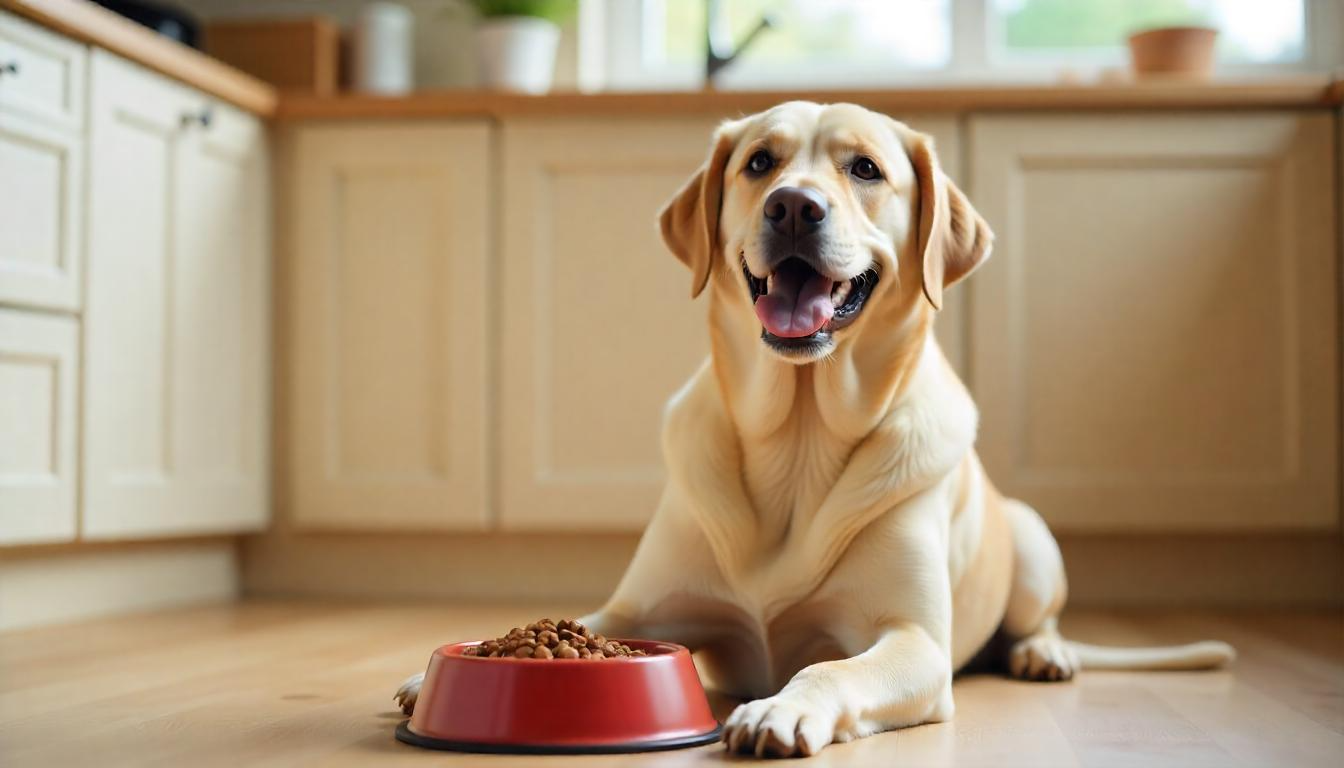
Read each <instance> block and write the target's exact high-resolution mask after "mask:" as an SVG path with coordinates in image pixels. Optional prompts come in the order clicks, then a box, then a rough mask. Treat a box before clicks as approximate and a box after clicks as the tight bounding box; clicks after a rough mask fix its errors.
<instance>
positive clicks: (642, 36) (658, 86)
mask: <svg viewBox="0 0 1344 768" xmlns="http://www.w3.org/2000/svg"><path fill="white" fill-rule="evenodd" d="M659 1H660V2H694V1H695V0H659ZM950 3H951V5H950V8H951V35H952V38H951V55H950V57H949V60H948V63H947V65H945V66H942V67H934V68H914V67H892V66H881V65H869V66H855V65H854V64H852V63H846V64H842V65H834V64H832V65H828V64H827V63H826V62H820V61H811V62H808V63H807V65H806V66H807V71H806V73H805V74H804V73H802V72H801V71H800V69H792V68H791V69H789V70H781V69H780V68H779V67H778V66H769V65H759V66H754V67H753V66H751V62H750V60H749V59H748V60H745V61H743V62H741V63H735V64H734V65H732V66H731V67H729V68H728V69H726V70H724V71H723V73H722V74H721V75H720V77H719V81H718V82H717V83H716V87H718V88H720V89H722V90H753V89H755V90H814V89H815V90H825V89H828V88H846V87H849V88H862V87H881V86H902V85H904V86H909V85H912V84H925V85H927V84H930V83H956V82H966V81H977V82H991V83H992V82H1028V83H1030V82H1057V81H1059V80H1061V79H1063V78H1064V77H1065V76H1066V75H1067V76H1068V77H1069V78H1072V79H1077V80H1080V81H1085V82H1086V81H1093V80H1096V79H1097V78H1099V77H1103V76H1105V75H1106V74H1108V73H1112V72H1127V63H1128V59H1127V55H1126V53H1125V49H1124V47H1123V46H1120V47H1116V48H1114V49H1104V50H1102V51H1101V52H1093V53H1091V54H1083V55H1080V54H1079V53H1078V52H1077V51H1066V50H1059V51H1055V52H1041V53H1029V54H1023V53H1011V52H1009V51H1008V50H1007V49H1006V47H1005V46H1004V45H1003V43H1002V40H1003V36H1002V35H1000V34H996V33H995V31H994V26H995V25H996V24H999V23H1001V22H1000V20H999V18H998V13H997V12H996V11H995V10H994V9H993V8H992V7H991V2H990V0H950ZM1303 3H1304V8H1303V12H1304V16H1305V27H1306V36H1305V39H1304V40H1303V55H1302V58H1301V59H1300V60H1297V61H1281V62H1219V63H1218V72H1219V74H1220V75H1222V76H1232V77H1247V76H1255V75H1273V74H1280V75H1282V74H1291V73H1307V72H1329V71H1330V70H1331V69H1333V68H1335V67H1336V66H1340V65H1341V64H1344V51H1341V47H1344V7H1342V6H1344V4H1340V3H1337V2H1335V1H1334V0H1303ZM648 9H649V3H648V2H646V0H581V3H580V13H579V47H580V56H579V73H578V74H579V78H578V80H579V87H580V89H581V90H585V91H596V90H610V91H666V90H687V89H690V90H698V89H700V88H702V87H704V73H703V69H702V65H700V63H699V62H694V63H663V64H651V63H650V62H649V61H647V59H646V57H645V56H644V55H643V51H644V50H646V49H647V48H649V47H652V46H657V45H659V44H660V42H661V41H659V40H655V39H653V37H654V34H653V32H652V31H651V29H652V28H651V25H650V24H648V23H647V21H648V19H646V17H645V13H646V12H647V10H648ZM632 29H633V30H638V34H630V33H629V31H630V30H632ZM767 34H768V33H767Z"/></svg>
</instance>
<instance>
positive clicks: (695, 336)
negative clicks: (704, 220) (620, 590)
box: [498, 120, 714, 529]
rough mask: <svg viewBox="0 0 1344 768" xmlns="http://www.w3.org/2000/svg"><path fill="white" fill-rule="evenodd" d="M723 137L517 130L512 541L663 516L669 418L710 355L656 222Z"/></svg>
mask: <svg viewBox="0 0 1344 768" xmlns="http://www.w3.org/2000/svg"><path fill="white" fill-rule="evenodd" d="M713 128H714V123H713V122H712V121H710V120H687V121H684V122H681V121H672V122H669V121H661V120H660V121H656V122H654V121H647V122H646V121H639V122H622V123H619V124H613V123H612V122H610V121H594V120H546V121H528V120H518V121H514V122H511V123H506V124H505V126H504V138H503V142H504V164H503V169H504V172H503V186H504V194H503V197H504V199H505V200H508V201H509V205H507V206H506V207H505V208H504V209H503V211H502V220H501V222H500V223H501V238H502V248H501V260H502V263H501V281H500V286H501V291H500V293H499V296H498V299H499V302H500V314H499V319H500V323H501V327H502V329H503V337H502V342H503V343H502V345H501V346H500V350H501V376H502V384H503V387H502V393H503V397H502V401H503V402H504V403H507V404H508V407H506V408H503V409H501V411H500V426H501V430H502V431H501V433H500V452H499V456H500V471H499V477H500V485H499V489H498V490H499V501H500V523H501V525H502V526H503V527H505V528H515V529H518V528H615V529H638V528H639V527H641V526H642V525H643V524H644V523H645V522H646V521H647V520H648V518H649V516H650V515H651V514H652V512H653V508H654V505H655V503H656V502H657V499H658V494H659V492H660V489H661V486H662V482H663V469H662V459H661V455H660V449H659V428H660V422H661V417H662V410H663V405H664V403H665V402H666V401H667V399H668V397H669V396H671V394H672V393H673V392H674V391H675V390H676V389H677V388H678V387H680V386H681V385H682V384H683V383H684V382H685V381H686V380H687V379H688V378H689V377H690V376H691V374H692V373H693V372H694V371H695V369H696V367H697V366H699V365H700V363H701V362H702V361H703V360H704V358H705V355H706V354H707V352H708V337H707V330H706V329H707V324H706V319H705V313H706V307H707V305H706V303H705V302H704V301H700V302H692V301H691V300H690V299H689V298H688V290H689V288H688V286H689V278H688V276H687V274H686V273H685V271H684V268H683V267H682V266H681V264H680V263H678V262H677V260H676V259H675V258H673V257H672V256H671V255H670V254H668V252H667V249H666V248H664V247H663V244H662V242H661V240H660V239H659V237H658V231H657V226H656V222H655V217H656V214H657V212H658V210H659V208H660V207H661V206H662V204H663V203H664V202H666V201H667V200H668V199H669V198H670V197H671V195H672V194H673V193H674V192H676V190H677V189H678V188H679V187H680V186H681V184H682V183H683V182H684V181H685V180H686V178H687V177H688V176H690V174H691V173H693V172H694V171H695V169H696V167H698V166H699V164H700V163H701V162H703V161H704V158H705V155H706V154H707V151H708V150H707V147H708V144H709V136H710V133H711V131H712V130H713Z"/></svg>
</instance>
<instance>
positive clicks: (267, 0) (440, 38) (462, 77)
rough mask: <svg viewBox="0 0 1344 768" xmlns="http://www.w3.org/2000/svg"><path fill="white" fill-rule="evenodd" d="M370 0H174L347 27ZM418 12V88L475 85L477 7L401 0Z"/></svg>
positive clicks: (561, 73) (569, 66)
mask: <svg viewBox="0 0 1344 768" xmlns="http://www.w3.org/2000/svg"><path fill="white" fill-rule="evenodd" d="M365 2H366V0H174V4H175V5H177V6H180V7H182V8H184V9H186V10H187V11H188V12H190V13H192V14H194V15H195V16H196V17H197V18H198V19H200V20H202V21H208V20H210V19H223V18H248V17H268V16H328V17H330V18H332V19H334V20H335V21H336V22H337V23H338V24H340V25H341V27H342V28H343V29H349V28H350V27H351V26H353V25H354V22H355V20H356V19H357V18H358V15H359V9H360V8H361V7H362V6H363V5H365ZM398 2H399V3H400V4H401V5H403V6H405V7H406V8H408V9H409V10H410V11H411V12H412V13H413V14H414V15H415V80H416V83H415V84H416V87H417V88H471V87H474V86H475V84H476V41H475V33H474V27H475V23H476V12H475V10H474V9H473V8H472V7H471V6H470V5H469V4H468V3H467V2H465V0H398ZM576 38H577V35H576V32H575V25H574V22H573V21H571V22H569V23H568V24H566V25H565V27H564V30H563V35H562V37H561V41H560V52H559V55H558V58H557V61H556V68H555V88H556V89H572V88H573V87H574V83H575V81H576V77H577V75H576V72H577V69H578V65H577V63H576V58H577V57H576V51H577V45H576V42H575V41H576Z"/></svg>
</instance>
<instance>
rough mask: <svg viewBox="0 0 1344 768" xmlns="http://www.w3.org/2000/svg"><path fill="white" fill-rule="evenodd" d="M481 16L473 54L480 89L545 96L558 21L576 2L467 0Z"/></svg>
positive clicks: (548, 84)
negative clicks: (475, 57) (477, 67)
mask: <svg viewBox="0 0 1344 768" xmlns="http://www.w3.org/2000/svg"><path fill="white" fill-rule="evenodd" d="M472 4H473V5H475V6H476V10H477V11H479V12H480V14H481V22H480V25H479V26H478V27H477V30H476V56H477V61H478V63H479V70H480V79H481V85H482V86H484V87H486V88H500V89H503V90H509V91H522V92H524V93H545V92H546V91H548V90H550V87H551V78H552V77H553V76H554V75H555V50H556V47H557V46H558V45H559V43H560V27H559V26H558V24H559V22H561V21H564V20H566V19H568V18H569V17H570V16H571V15H572V14H573V13H574V11H575V8H576V7H577V0H472Z"/></svg>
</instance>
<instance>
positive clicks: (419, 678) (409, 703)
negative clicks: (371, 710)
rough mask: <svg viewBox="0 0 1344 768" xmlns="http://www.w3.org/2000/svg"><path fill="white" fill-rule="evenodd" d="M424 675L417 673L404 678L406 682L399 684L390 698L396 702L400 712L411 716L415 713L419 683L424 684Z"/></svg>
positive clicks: (418, 696) (418, 695)
mask: <svg viewBox="0 0 1344 768" xmlns="http://www.w3.org/2000/svg"><path fill="white" fill-rule="evenodd" d="M424 679H425V673H424V672H417V673H415V674H414V675H411V676H410V677H408V678H406V682H404V683H402V684H401V687H400V688H398V689H397V692H396V693H395V694H393V696H392V698H393V699H395V700H396V702H397V704H398V706H400V707H401V711H402V712H405V713H406V714H408V715H409V714H411V713H412V712H414V711H415V700H416V699H418V698H420V683H422V682H424Z"/></svg>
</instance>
